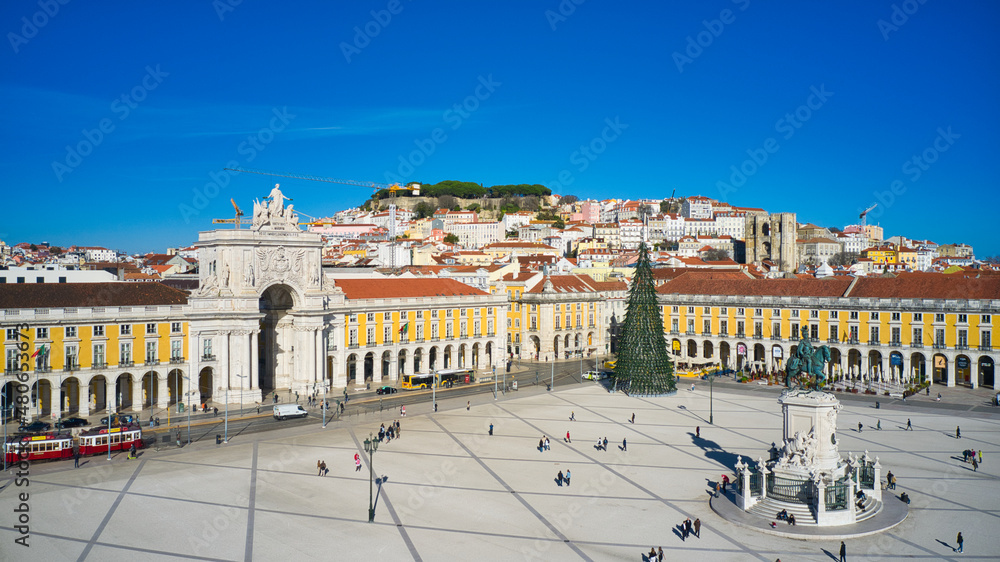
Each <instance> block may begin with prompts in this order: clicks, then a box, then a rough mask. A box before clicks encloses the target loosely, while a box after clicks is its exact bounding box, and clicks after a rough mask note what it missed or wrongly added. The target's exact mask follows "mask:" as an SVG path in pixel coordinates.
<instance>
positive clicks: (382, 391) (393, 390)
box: [375, 386, 397, 394]
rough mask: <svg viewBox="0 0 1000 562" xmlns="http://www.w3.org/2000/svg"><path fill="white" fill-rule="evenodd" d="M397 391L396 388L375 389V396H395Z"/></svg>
mask: <svg viewBox="0 0 1000 562" xmlns="http://www.w3.org/2000/svg"><path fill="white" fill-rule="evenodd" d="M396 390H397V389H396V387H394V386H380V387H378V388H376V389H375V394H395V393H396Z"/></svg>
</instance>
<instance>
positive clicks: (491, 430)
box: [490, 423, 493, 435]
mask: <svg viewBox="0 0 1000 562" xmlns="http://www.w3.org/2000/svg"><path fill="white" fill-rule="evenodd" d="M490 435H493V424H492V423H491V424H490Z"/></svg>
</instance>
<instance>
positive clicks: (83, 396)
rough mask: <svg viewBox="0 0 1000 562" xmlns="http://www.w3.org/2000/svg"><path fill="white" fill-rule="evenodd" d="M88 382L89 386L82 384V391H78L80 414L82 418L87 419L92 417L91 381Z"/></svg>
mask: <svg viewBox="0 0 1000 562" xmlns="http://www.w3.org/2000/svg"><path fill="white" fill-rule="evenodd" d="M91 380H92V378H91V379H88V380H87V384H86V385H84V384H82V383H81V384H80V390H79V391H78V393H77V394H78V396H79V398H78V399H77V404H78V406H79V410H78V413H79V415H80V417H81V418H85V417H87V416H89V415H90V381H91Z"/></svg>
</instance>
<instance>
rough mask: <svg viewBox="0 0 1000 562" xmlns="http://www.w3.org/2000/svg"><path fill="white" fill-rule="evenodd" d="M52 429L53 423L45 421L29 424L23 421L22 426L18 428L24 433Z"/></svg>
mask: <svg viewBox="0 0 1000 562" xmlns="http://www.w3.org/2000/svg"><path fill="white" fill-rule="evenodd" d="M50 429H52V424H51V423H48V422H43V421H35V422H31V423H27V424H25V423H22V424H21V426H20V427H18V428H17V430H18V431H22V432H24V433H40V432H42V431H48V430H50Z"/></svg>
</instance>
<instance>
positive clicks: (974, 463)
mask: <svg viewBox="0 0 1000 562" xmlns="http://www.w3.org/2000/svg"><path fill="white" fill-rule="evenodd" d="M978 470H979V463H978V462H977V461H976V457H972V472H977V471H978Z"/></svg>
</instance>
